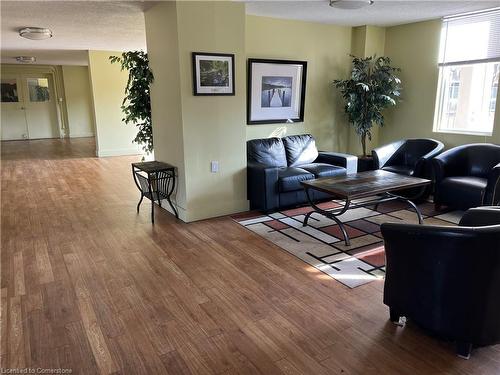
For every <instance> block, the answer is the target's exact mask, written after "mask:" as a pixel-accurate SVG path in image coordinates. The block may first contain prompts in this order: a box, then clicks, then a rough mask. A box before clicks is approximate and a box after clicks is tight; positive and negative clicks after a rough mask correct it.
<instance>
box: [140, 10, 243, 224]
mask: <svg viewBox="0 0 500 375" xmlns="http://www.w3.org/2000/svg"><path fill="white" fill-rule="evenodd" d="M146 35H147V43H148V53H149V57H150V62H151V68H152V70H153V73H154V75H155V83H154V84H153V87H152V97H151V100H152V111H153V119H152V120H153V129H154V136H155V140H154V142H155V154H156V155H157V159H159V160H164V161H166V162H171V163H172V164H176V166H177V167H178V168H179V171H178V172H179V180H180V184H179V187H178V194H177V197H176V198H177V199H176V200H177V204H178V208H179V214H180V217H181V218H182V219H183V220H185V221H193V220H199V219H203V218H207V217H213V216H218V215H224V214H228V213H233V212H238V211H244V210H246V209H247V207H248V202H247V200H246V188H245V185H246V156H245V155H246V153H245V147H246V145H245V140H246V137H245V59H244V56H245V6H244V4H242V3H227V2H182V3H181V2H177V3H173V2H166V3H160V4H157V5H155V6H154V7H153V8H151V9H149V10H148V11H147V12H146ZM193 51H204V52H221V53H223V52H226V53H234V54H235V55H236V60H235V69H236V71H235V77H236V95H235V96H207V97H195V96H193V93H192V91H193V89H192V71H191V52H193ZM169 101H170V102H169ZM162 106H164V107H163V108H162ZM169 136H171V137H172V138H170V139H168V137H169ZM179 141H181V142H182V146H181V145H178V144H177V145H174V143H178V142H179ZM171 147H173V148H171ZM211 160H216V161H219V168H220V170H219V172H218V173H211V172H210V161H211Z"/></svg>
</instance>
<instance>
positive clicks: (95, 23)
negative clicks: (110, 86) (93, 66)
mask: <svg viewBox="0 0 500 375" xmlns="http://www.w3.org/2000/svg"><path fill="white" fill-rule="evenodd" d="M0 6H1V11H2V14H1V20H2V25H1V33H2V38H1V50H2V63H15V62H16V61H15V60H14V58H13V57H14V56H20V55H28V56H36V58H37V64H56V65H87V54H86V50H89V49H93V50H109V51H125V50H135V49H145V48H146V32H145V28H144V13H143V11H144V9H146V8H147V7H148V6H150V5H149V4H148V3H145V2H138V1H121V2H107V1H3V0H2V1H1V4H0ZM25 26H36V27H47V28H49V29H51V30H52V32H53V34H54V36H53V37H52V38H50V39H46V40H29V39H24V38H21V37H20V36H19V34H18V30H19V29H20V28H22V27H25Z"/></svg>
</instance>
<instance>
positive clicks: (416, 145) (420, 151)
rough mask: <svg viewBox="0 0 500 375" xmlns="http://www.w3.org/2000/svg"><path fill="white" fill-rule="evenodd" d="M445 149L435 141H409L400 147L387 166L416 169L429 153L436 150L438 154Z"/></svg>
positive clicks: (425, 139)
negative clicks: (403, 166) (404, 166)
mask: <svg viewBox="0 0 500 375" xmlns="http://www.w3.org/2000/svg"><path fill="white" fill-rule="evenodd" d="M442 148H443V146H442V143H441V142H438V141H435V140H434V139H427V138H423V139H407V140H406V141H405V142H404V143H403V144H402V145H401V147H399V148H398V149H397V150H396V152H395V153H394V154H393V156H392V157H391V158H390V159H389V161H388V162H387V163H386V165H406V166H408V167H412V168H415V166H416V165H417V163H418V161H419V160H420V159H421V158H422V157H423V156H425V155H427V154H428V153H430V152H431V151H433V150H436V153H437V152H439V151H441V150H442Z"/></svg>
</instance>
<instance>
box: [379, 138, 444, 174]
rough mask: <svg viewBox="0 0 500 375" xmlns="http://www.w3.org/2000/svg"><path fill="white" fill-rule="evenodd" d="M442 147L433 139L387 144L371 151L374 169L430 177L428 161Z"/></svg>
mask: <svg viewBox="0 0 500 375" xmlns="http://www.w3.org/2000/svg"><path fill="white" fill-rule="evenodd" d="M443 148H444V145H443V144H442V143H441V142H439V141H436V140H434V139H406V140H401V141H396V142H393V143H389V144H387V145H385V146H382V147H378V148H376V149H374V150H373V151H372V156H373V164H374V167H375V169H383V170H384V171H388V172H394V173H399V174H405V175H407V176H415V177H425V178H429V177H430V173H429V171H430V167H429V163H428V162H429V160H430V159H432V158H433V157H434V156H436V155H438V154H439V153H440V152H441V151H442V150H443Z"/></svg>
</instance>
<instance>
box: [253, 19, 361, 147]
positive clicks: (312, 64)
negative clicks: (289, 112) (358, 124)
mask: <svg viewBox="0 0 500 375" xmlns="http://www.w3.org/2000/svg"><path fill="white" fill-rule="evenodd" d="M245 37H246V57H247V58H252V57H253V58H269V59H285V60H305V61H307V86H306V102H305V116H304V122H303V123H295V124H272V125H248V126H247V127H246V137H247V139H255V138H266V137H271V136H285V135H290V134H302V133H311V134H313V135H314V136H315V137H316V140H317V143H318V145H319V147H320V148H321V149H324V150H335V151H347V148H348V132H349V129H348V127H347V124H346V120H345V117H344V115H343V108H342V107H343V105H342V103H341V100H340V98H339V96H338V94H337V92H336V89H335V88H334V87H333V85H332V81H333V80H334V79H337V78H346V77H347V76H348V74H349V67H350V58H349V54H350V53H351V27H345V26H335V25H327V24H320V23H314V22H301V21H290V20H282V19H275V18H268V17H257V16H247V17H246V33H245Z"/></svg>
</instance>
